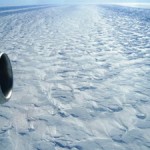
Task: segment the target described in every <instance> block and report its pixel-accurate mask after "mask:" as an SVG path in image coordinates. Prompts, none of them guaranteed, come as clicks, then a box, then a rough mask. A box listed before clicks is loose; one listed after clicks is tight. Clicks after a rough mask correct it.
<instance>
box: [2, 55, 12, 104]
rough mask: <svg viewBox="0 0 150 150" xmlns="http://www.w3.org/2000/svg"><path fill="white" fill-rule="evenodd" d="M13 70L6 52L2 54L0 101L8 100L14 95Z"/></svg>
mask: <svg viewBox="0 0 150 150" xmlns="http://www.w3.org/2000/svg"><path fill="white" fill-rule="evenodd" d="M12 89H13V71H12V66H11V62H10V59H9V57H8V55H7V54H6V53H1V54H0V103H4V102H6V101H8V100H9V99H10V98H11V96H12Z"/></svg>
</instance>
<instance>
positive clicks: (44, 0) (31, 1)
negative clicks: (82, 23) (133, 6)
mask: <svg viewBox="0 0 150 150" xmlns="http://www.w3.org/2000/svg"><path fill="white" fill-rule="evenodd" d="M122 2H123V3H128V2H131V3H150V0H0V5H35V4H66V3H69V4H75V3H122Z"/></svg>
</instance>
